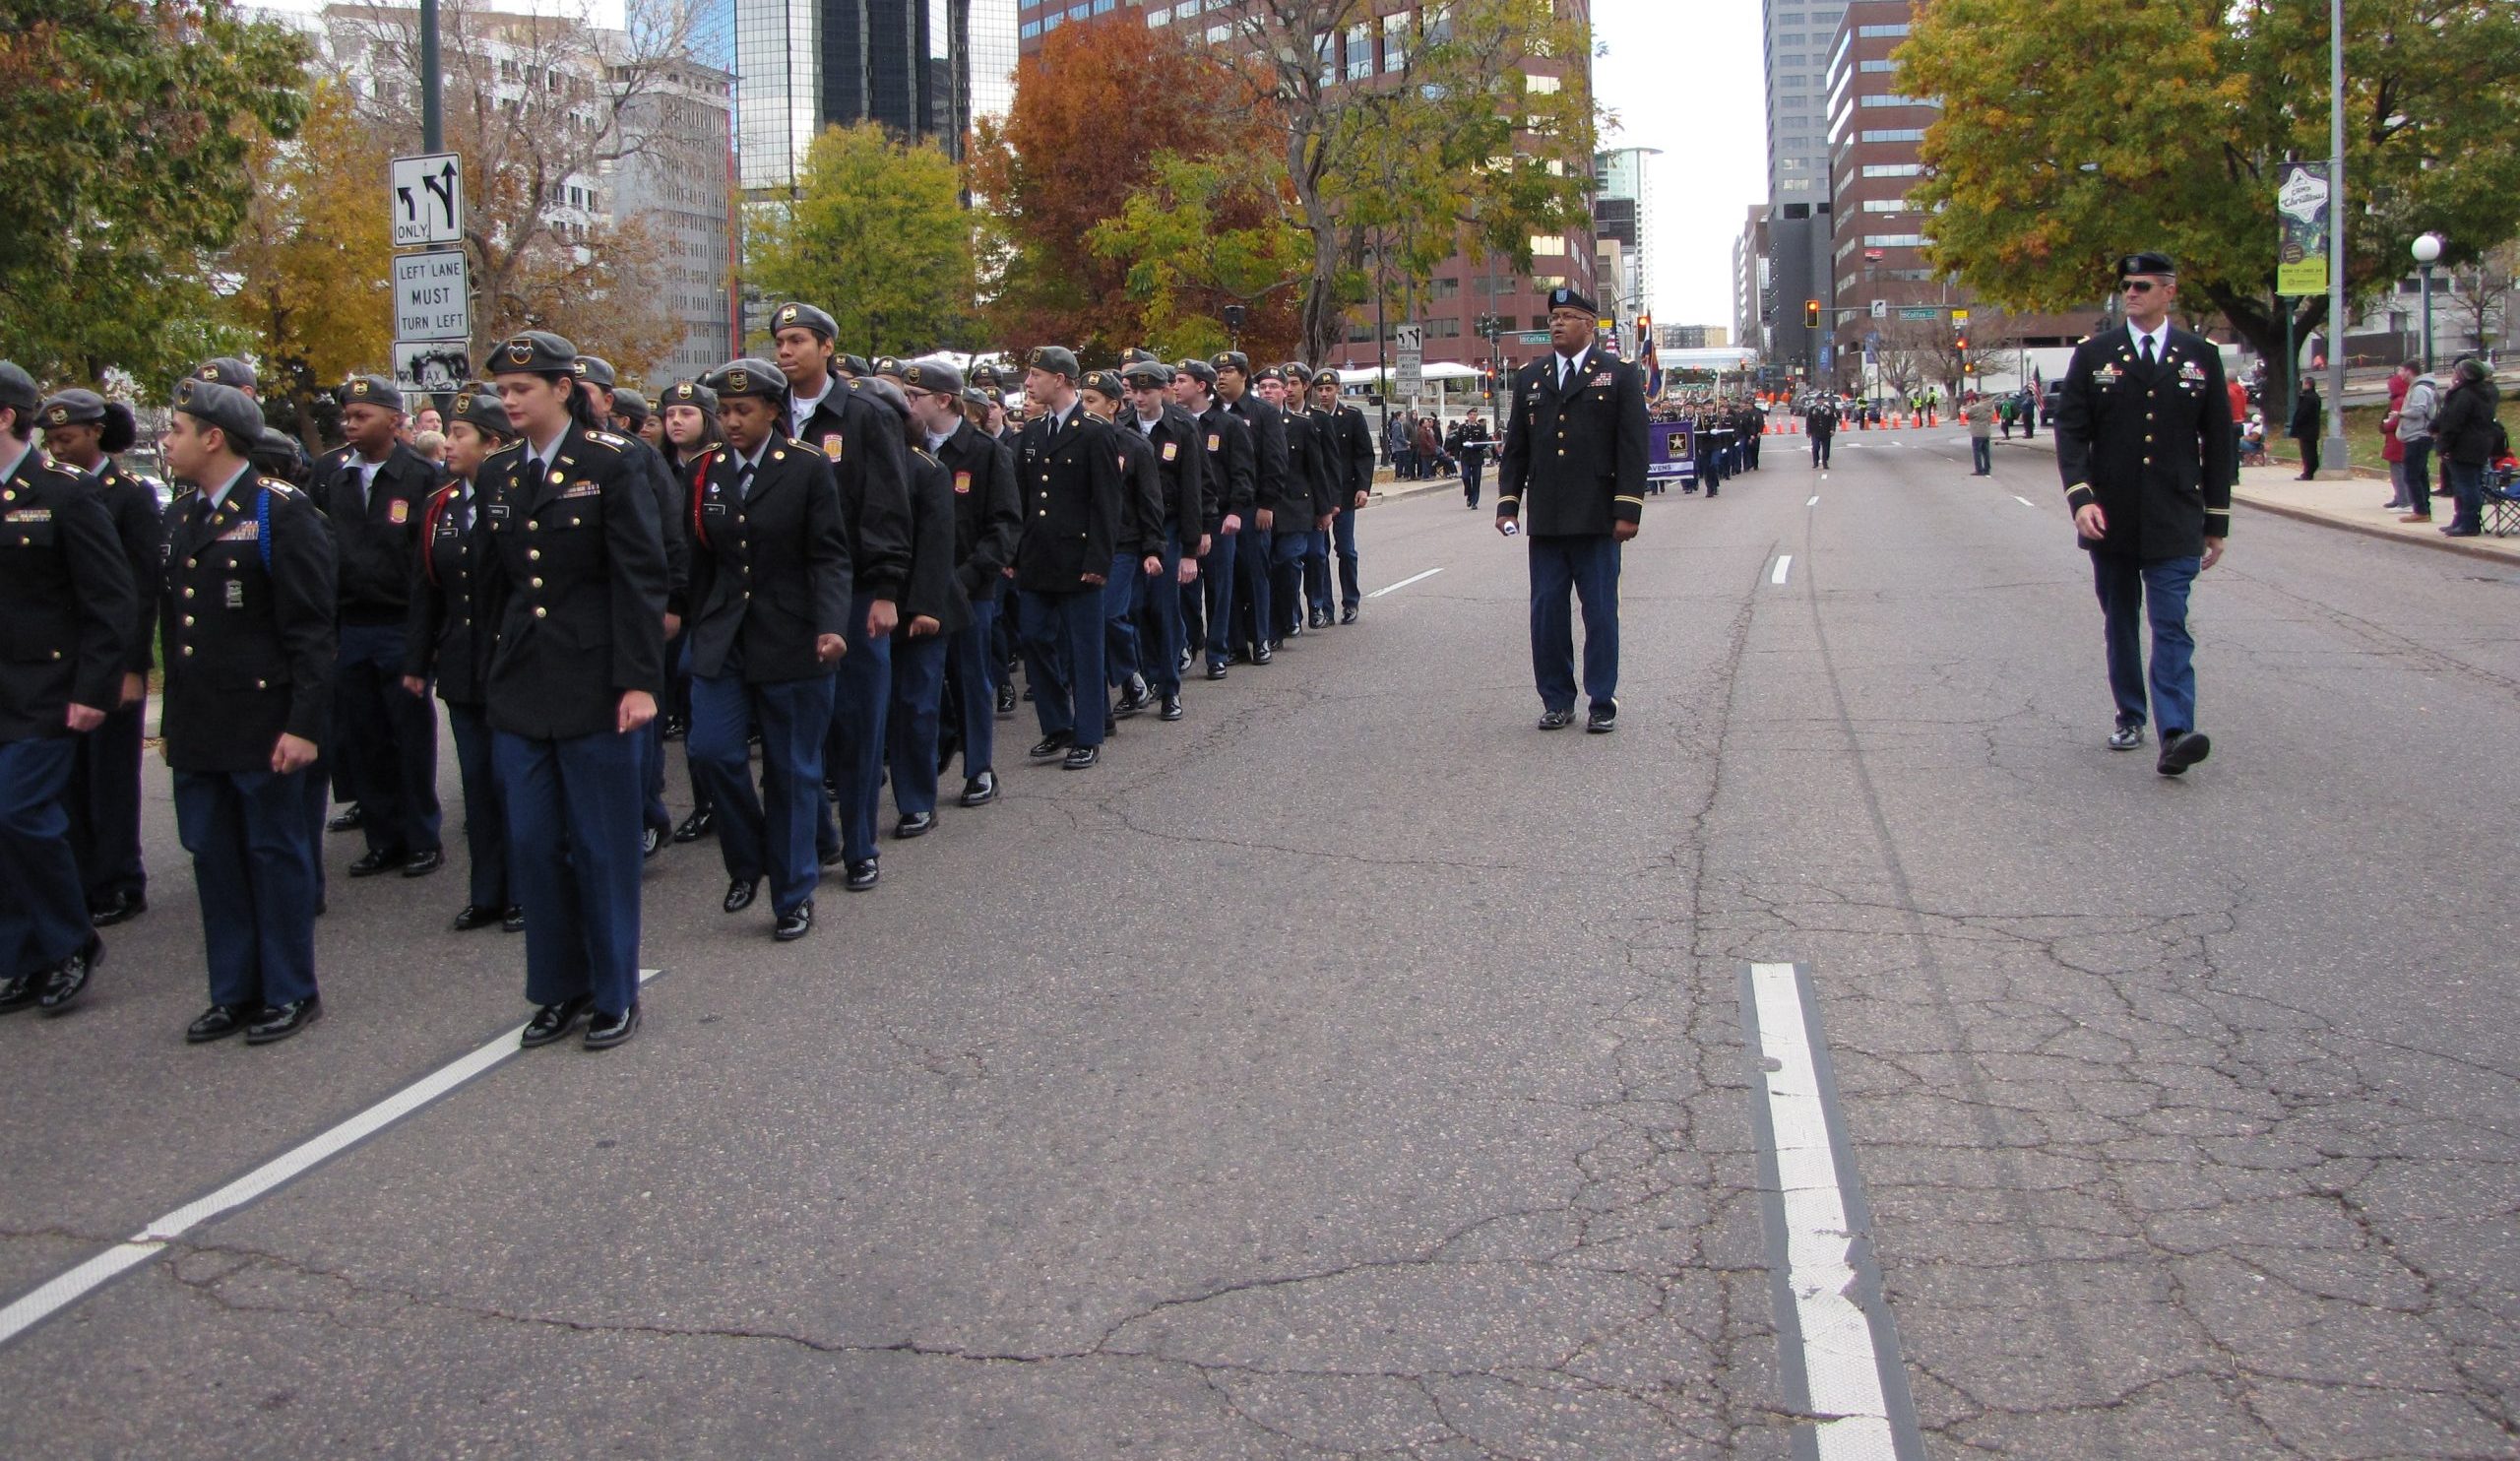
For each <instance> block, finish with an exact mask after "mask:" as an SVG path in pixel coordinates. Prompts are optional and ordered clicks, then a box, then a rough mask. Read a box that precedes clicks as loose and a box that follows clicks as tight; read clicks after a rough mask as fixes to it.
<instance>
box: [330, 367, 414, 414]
mask: <svg viewBox="0 0 2520 1461" xmlns="http://www.w3.org/2000/svg"><path fill="white" fill-rule="evenodd" d="M341 401H342V404H343V405H344V406H382V407H384V408H385V409H386V410H387V411H397V412H398V411H401V410H402V409H403V391H402V388H401V387H399V386H397V385H395V384H394V383H393V382H392V381H390V380H387V379H386V378H385V377H383V376H381V375H353V376H351V377H350V378H349V379H348V380H346V381H344V382H342V389H341Z"/></svg>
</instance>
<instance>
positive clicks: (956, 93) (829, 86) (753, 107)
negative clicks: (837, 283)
mask: <svg viewBox="0 0 2520 1461" xmlns="http://www.w3.org/2000/svg"><path fill="white" fill-rule="evenodd" d="M972 3H973V0H734V4H735V75H736V77H737V103H736V109H737V112H738V114H739V116H740V118H741V120H740V122H739V124H738V126H739V131H738V137H737V144H736V150H737V154H738V156H739V157H740V158H741V159H742V173H743V185H744V187H745V188H746V189H747V190H769V191H778V190H782V189H786V188H790V187H793V186H795V181H796V176H797V174H798V172H799V171H800V170H802V168H803V166H804V161H805V153H806V151H807V150H808V149H809V148H811V147H812V146H813V141H814V138H815V136H816V135H817V134H819V133H820V132H821V131H822V130H823V129H824V128H826V127H835V126H838V127H846V126H851V125H853V124H855V123H858V122H865V121H874V122H881V123H883V124H884V125H885V126H886V127H888V128H890V129H892V130H893V131H894V132H895V133H897V134H899V135H901V136H902V137H904V138H907V139H922V138H926V139H933V140H934V141H935V142H936V144H937V145H938V146H939V147H942V148H943V149H944V150H945V151H946V153H947V154H948V155H950V156H952V157H955V158H960V157H962V155H963V144H964V139H965V138H966V137H967V136H968V135H969V134H970V131H971V122H972V72H971V48H970V41H969V37H970V33H971V8H972Z"/></svg>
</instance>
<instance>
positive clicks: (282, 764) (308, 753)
mask: <svg viewBox="0 0 2520 1461" xmlns="http://www.w3.org/2000/svg"><path fill="white" fill-rule="evenodd" d="M314 764H315V742H313V741H311V740H308V739H305V738H304V737H302V736H296V735H283V736H282V737H281V738H280V739H279V741H277V742H276V743H274V744H273V746H272V770H273V771H274V772H276V773H278V774H279V775H282V776H286V775H288V774H289V773H290V772H292V771H304V770H305V769H306V768H307V767H309V766H312V765H314Z"/></svg>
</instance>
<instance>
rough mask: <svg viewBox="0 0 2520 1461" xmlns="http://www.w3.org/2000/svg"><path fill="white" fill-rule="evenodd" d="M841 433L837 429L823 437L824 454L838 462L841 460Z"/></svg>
mask: <svg viewBox="0 0 2520 1461" xmlns="http://www.w3.org/2000/svg"><path fill="white" fill-rule="evenodd" d="M840 453H841V440H840V433H839V432H837V431H832V432H828V433H826V434H825V435H824V437H823V455H824V456H826V457H829V458H831V459H832V460H833V461H835V462H837V461H839V460H840Z"/></svg>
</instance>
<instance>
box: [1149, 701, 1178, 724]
mask: <svg viewBox="0 0 2520 1461" xmlns="http://www.w3.org/2000/svg"><path fill="white" fill-rule="evenodd" d="M1155 718H1156V719H1157V720H1159V721H1177V720H1179V719H1181V697H1180V696H1178V695H1166V696H1165V697H1164V708H1163V709H1162V710H1159V711H1157V712H1156V713H1155Z"/></svg>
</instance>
